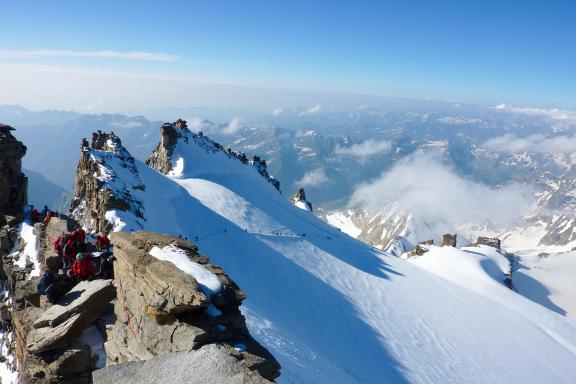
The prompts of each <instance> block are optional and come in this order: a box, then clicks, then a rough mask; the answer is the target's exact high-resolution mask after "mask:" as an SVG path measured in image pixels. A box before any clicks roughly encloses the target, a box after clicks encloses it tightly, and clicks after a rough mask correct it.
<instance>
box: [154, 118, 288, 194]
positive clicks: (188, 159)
mask: <svg viewBox="0 0 576 384" xmlns="http://www.w3.org/2000/svg"><path fill="white" fill-rule="evenodd" d="M225 158H227V159H228V160H229V161H223V160H224V159H225ZM146 164H147V165H149V166H150V167H152V168H154V169H156V170H157V171H159V172H161V173H164V174H166V175H169V176H173V177H179V178H186V177H190V176H194V175H200V174H205V173H217V174H244V173H246V172H248V173H250V172H253V170H251V169H250V168H251V167H246V165H251V166H253V168H254V169H255V170H256V171H257V173H259V174H260V175H261V176H262V177H264V178H265V179H266V180H268V181H269V182H270V183H271V184H272V185H273V186H274V187H275V188H276V189H277V190H278V191H279V190H280V182H279V181H278V180H276V179H275V178H274V177H273V176H271V175H270V174H269V173H268V171H267V166H266V160H263V159H261V158H260V157H259V156H252V158H250V159H249V158H248V157H247V156H246V154H245V153H243V152H236V151H233V150H232V149H231V148H224V147H223V146H222V145H221V144H219V143H217V142H215V141H214V140H212V139H210V138H209V137H207V136H205V135H204V134H203V133H202V132H198V133H195V132H192V131H190V130H189V129H188V126H187V123H186V121H184V120H180V119H179V120H177V121H176V122H174V123H165V124H164V125H162V127H161V129H160V142H159V143H158V145H157V146H156V149H155V150H154V151H153V152H152V154H151V155H150V157H149V158H148V159H147V160H146ZM248 169H250V170H248Z"/></svg>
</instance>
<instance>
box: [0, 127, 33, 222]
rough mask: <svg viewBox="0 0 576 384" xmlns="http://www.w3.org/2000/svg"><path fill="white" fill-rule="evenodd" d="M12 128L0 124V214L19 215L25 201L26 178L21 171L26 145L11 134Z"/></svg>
mask: <svg viewBox="0 0 576 384" xmlns="http://www.w3.org/2000/svg"><path fill="white" fill-rule="evenodd" d="M13 130H14V129H13V128H12V127H10V126H8V125H4V124H0V216H2V215H12V216H18V217H19V216H21V214H22V208H23V207H24V205H25V204H26V201H27V186H28V179H27V178H26V176H24V174H23V173H22V157H24V155H25V154H26V146H24V144H22V143H21V142H19V141H18V140H16V138H15V137H14V136H12V132H11V131H13Z"/></svg>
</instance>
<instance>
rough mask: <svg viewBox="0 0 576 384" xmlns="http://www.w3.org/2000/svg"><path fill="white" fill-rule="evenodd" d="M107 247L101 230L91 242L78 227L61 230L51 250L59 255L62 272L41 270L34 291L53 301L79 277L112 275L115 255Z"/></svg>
mask: <svg viewBox="0 0 576 384" xmlns="http://www.w3.org/2000/svg"><path fill="white" fill-rule="evenodd" d="M110 247H111V244H110V240H109V239H108V235H107V234H105V233H104V234H102V235H98V236H97V237H96V241H95V244H91V243H90V242H87V241H86V232H85V231H84V229H82V228H81V227H78V228H76V229H75V230H73V231H71V232H68V233H62V234H61V235H60V236H58V238H57V239H56V240H55V241H54V251H56V252H57V253H58V256H60V257H61V259H62V264H63V268H62V272H61V273H56V272H50V271H48V272H45V273H44V275H43V276H42V278H41V279H40V282H39V284H38V291H39V292H40V293H42V294H46V296H47V297H48V300H49V301H50V302H55V301H56V300H58V298H59V297H60V296H62V295H63V294H65V293H66V292H68V291H69V290H70V289H72V287H74V285H76V284H77V283H78V282H80V281H82V280H93V279H112V278H114V267H113V262H114V260H115V258H114V255H113V254H112V252H111V251H110ZM94 249H95V251H94V252H90V250H94Z"/></svg>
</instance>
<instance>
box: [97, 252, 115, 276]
mask: <svg viewBox="0 0 576 384" xmlns="http://www.w3.org/2000/svg"><path fill="white" fill-rule="evenodd" d="M100 257H101V261H100V269H99V270H98V273H97V274H96V276H98V277H99V278H101V279H113V278H114V261H116V257H114V255H113V254H112V253H111V252H104V253H102V255H101V256H100Z"/></svg>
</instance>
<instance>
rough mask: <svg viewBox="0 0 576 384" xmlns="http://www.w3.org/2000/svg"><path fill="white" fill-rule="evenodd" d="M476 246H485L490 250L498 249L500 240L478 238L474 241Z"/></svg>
mask: <svg viewBox="0 0 576 384" xmlns="http://www.w3.org/2000/svg"><path fill="white" fill-rule="evenodd" d="M476 242H477V243H478V244H482V245H487V246H489V247H492V248H496V249H500V245H501V241H500V239H497V238H494V237H484V236H480V237H478V239H477V240H476Z"/></svg>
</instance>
